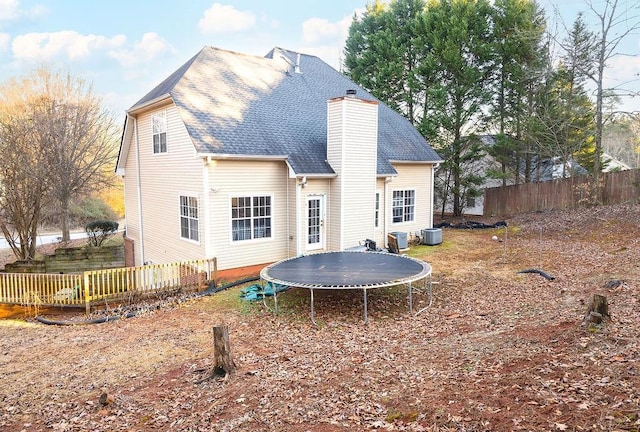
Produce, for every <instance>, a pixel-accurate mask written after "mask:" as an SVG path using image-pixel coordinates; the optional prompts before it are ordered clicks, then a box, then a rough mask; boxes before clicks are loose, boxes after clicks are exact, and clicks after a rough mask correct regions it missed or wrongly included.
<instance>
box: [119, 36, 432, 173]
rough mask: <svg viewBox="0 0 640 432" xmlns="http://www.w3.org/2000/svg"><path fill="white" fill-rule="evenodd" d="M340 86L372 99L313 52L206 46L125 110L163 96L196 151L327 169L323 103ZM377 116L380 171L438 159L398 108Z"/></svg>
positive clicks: (299, 170) (304, 168)
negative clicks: (241, 51) (246, 50)
mask: <svg viewBox="0 0 640 432" xmlns="http://www.w3.org/2000/svg"><path fill="white" fill-rule="evenodd" d="M298 70H299V72H298ZM347 89H356V90H357V96H358V97H360V98H362V99H369V100H376V99H375V98H374V97H373V96H372V95H371V94H369V93H368V92H366V91H365V90H364V89H362V88H360V87H358V86H357V85H356V84H355V83H353V82H352V81H351V80H349V79H348V78H346V77H345V76H344V75H342V74H340V73H339V72H338V71H336V70H335V69H333V68H332V67H331V66H329V65H328V64H326V63H324V62H323V61H322V60H320V59H319V58H317V57H315V56H310V55H304V54H298V53H295V52H291V51H286V50H282V49H279V48H274V49H273V50H272V51H271V52H269V53H268V54H267V56H266V57H257V56H250V55H245V54H239V53H235V52H231V51H226V50H220V49H216V48H211V47H205V48H203V49H202V50H201V51H200V52H199V53H198V54H197V55H195V56H194V57H192V58H191V59H190V60H189V61H187V62H186V63H185V64H184V65H183V66H181V67H180V68H179V69H178V70H177V71H176V72H174V73H173V74H171V75H170V76H169V77H168V78H167V79H165V80H164V81H163V82H162V83H161V84H159V85H158V86H156V87H155V88H154V89H153V90H152V91H150V92H149V93H148V94H147V95H145V96H144V97H143V98H142V99H140V100H139V101H138V102H137V103H136V104H135V105H134V106H133V107H132V108H131V109H130V110H129V112H131V111H135V110H136V109H138V108H140V107H142V106H144V105H146V104H148V103H150V102H152V101H154V100H156V99H158V98H160V97H163V96H165V95H169V96H170V97H171V98H172V100H173V102H174V103H175V105H176V107H177V108H178V111H179V113H180V116H181V118H182V120H183V122H184V124H185V127H186V128H187V131H188V133H189V135H190V137H191V140H192V142H193V144H194V146H195V149H196V152H197V153H199V154H205V155H221V156H222V155H224V156H256V157H261V156H262V157H266V156H281V157H283V158H287V161H288V163H289V165H290V166H291V168H292V169H293V170H294V171H295V172H296V173H299V174H329V173H332V172H333V170H332V169H331V167H330V166H329V164H328V163H327V162H326V147H327V101H328V100H329V99H331V98H334V97H336V96H342V95H344V94H345V92H346V90H347ZM378 115H379V121H378V174H379V175H393V174H395V170H394V168H393V166H392V165H391V161H419V162H439V161H441V158H440V157H439V156H438V155H437V153H436V152H435V151H434V150H433V149H432V148H431V147H430V146H429V145H428V144H427V142H426V141H425V139H424V138H423V137H422V136H421V135H420V134H419V133H418V131H417V130H416V129H415V128H414V127H413V126H412V125H411V124H410V123H409V121H408V120H406V119H405V118H404V117H402V116H401V115H400V114H398V113H396V112H395V111H393V110H391V109H390V108H389V107H387V106H386V105H384V104H382V103H380V105H379V114H378Z"/></svg>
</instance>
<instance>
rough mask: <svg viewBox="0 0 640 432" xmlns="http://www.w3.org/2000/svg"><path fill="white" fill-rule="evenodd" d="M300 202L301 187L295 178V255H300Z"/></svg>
mask: <svg viewBox="0 0 640 432" xmlns="http://www.w3.org/2000/svg"><path fill="white" fill-rule="evenodd" d="M301 202H302V185H301V184H300V182H298V178H297V177H296V255H302V235H301V234H300V229H301V226H302V223H301V222H300V217H301V215H302V210H301V209H300V206H301Z"/></svg>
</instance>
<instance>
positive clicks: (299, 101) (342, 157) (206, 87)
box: [116, 47, 441, 272]
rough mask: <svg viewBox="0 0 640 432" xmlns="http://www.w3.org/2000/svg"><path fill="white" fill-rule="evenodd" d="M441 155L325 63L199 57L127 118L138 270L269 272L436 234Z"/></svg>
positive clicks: (208, 51)
mask: <svg viewBox="0 0 640 432" xmlns="http://www.w3.org/2000/svg"><path fill="white" fill-rule="evenodd" d="M439 162H441V158H440V157H439V156H438V154H437V153H436V152H435V151H434V150H433V149H432V148H431V147H430V146H429V145H428V144H427V142H426V141H425V140H424V138H423V137H422V136H421V135H420V134H419V133H418V131H417V130H416V129H415V128H414V127H413V126H412V125H411V124H410V123H409V122H408V121H407V120H406V119H405V118H404V117H402V116H401V115H400V114H398V113H396V112H395V111H393V110H392V109H390V108H389V107H387V106H386V105H384V104H383V103H381V102H379V101H378V100H376V99H375V98H374V97H373V96H372V95H371V94H369V93H368V92H366V91H365V90H363V89H362V88H360V87H358V86H357V85H356V84H355V83H353V82H352V81H350V80H349V79H348V78H346V77H345V76H343V75H342V74H340V73H339V72H337V71H336V70H335V69H333V68H332V67H330V66H329V65H327V64H326V63H324V62H323V61H321V60H320V59H319V58H317V57H314V56H310V55H305V54H300V53H296V52H292V51H288V50H284V49H280V48H274V49H273V50H272V51H271V52H269V53H268V54H267V55H266V56H265V57H258V56H251V55H245V54H240V53H236V52H231V51H226V50H222V49H217V48H212V47H205V48H203V49H202V50H201V51H200V52H198V53H197V54H196V55H195V56H194V57H192V58H191V59H189V60H188V61H187V62H186V63H185V64H184V65H183V66H181V67H180V68H179V69H178V70H176V71H175V72H174V73H173V74H171V75H170V76H169V77H167V78H166V79H165V80H164V81H163V82H161V83H160V84H159V85H158V86H156V87H155V88H154V89H152V90H151V91H150V92H149V93H147V94H146V95H145V96H144V97H142V99H140V100H139V101H138V102H136V103H135V104H134V105H133V106H132V107H131V108H130V109H129V110H127V113H126V119H125V126H124V131H123V136H122V141H121V146H120V152H119V155H118V161H117V168H116V171H117V173H119V174H120V175H122V176H123V177H124V189H125V214H126V216H125V217H126V238H127V242H128V244H133V256H134V262H133V263H132V264H135V265H140V264H143V263H166V262H173V261H181V260H186V259H200V258H212V257H216V258H217V265H218V269H219V270H222V271H224V270H231V269H234V270H238V269H240V270H244V271H246V272H250V271H251V272H255V270H256V269H258V268H260V267H261V266H264V265H265V264H268V263H271V262H275V261H278V260H281V259H285V258H288V257H294V256H298V255H301V254H307V253H313V252H316V251H326V250H344V249H348V248H350V247H353V246H357V245H358V244H359V243H361V242H363V241H364V240H365V239H374V240H375V241H376V242H377V243H378V244H379V245H380V246H383V245H385V244H386V241H385V240H386V235H387V233H390V232H415V231H419V230H420V229H423V228H429V227H432V221H433V173H434V166H436V165H437V164H438V163H439Z"/></svg>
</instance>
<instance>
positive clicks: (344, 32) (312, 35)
mask: <svg viewBox="0 0 640 432" xmlns="http://www.w3.org/2000/svg"><path fill="white" fill-rule="evenodd" d="M354 12H355V13H359V10H356V11H354ZM352 20H353V14H350V15H347V16H345V17H344V18H342V19H341V20H340V21H336V22H330V21H328V20H326V19H324V18H310V19H308V20H306V21H305V22H303V23H302V40H303V42H304V44H305V46H303V47H300V51H302V52H304V53H306V54H312V55H315V56H318V57H319V58H321V59H322V60H324V61H325V62H326V63H328V64H330V65H331V66H333V67H334V68H335V69H337V70H339V69H340V63H341V62H342V51H343V49H344V44H345V41H346V40H347V36H348V35H349V26H350V25H351V21H352Z"/></svg>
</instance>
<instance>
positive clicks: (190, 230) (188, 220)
mask: <svg viewBox="0 0 640 432" xmlns="http://www.w3.org/2000/svg"><path fill="white" fill-rule="evenodd" d="M180 237H182V238H185V239H189V240H194V241H198V240H199V239H200V235H199V231H198V198H196V197H190V196H180Z"/></svg>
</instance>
